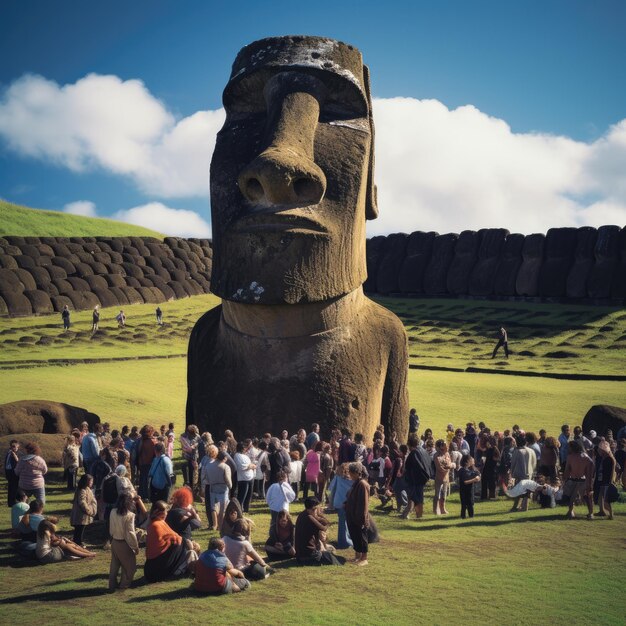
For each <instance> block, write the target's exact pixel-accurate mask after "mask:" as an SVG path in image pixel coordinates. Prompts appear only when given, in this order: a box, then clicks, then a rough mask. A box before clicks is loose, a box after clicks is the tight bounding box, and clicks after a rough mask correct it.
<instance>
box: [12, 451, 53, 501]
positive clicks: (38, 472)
mask: <svg viewBox="0 0 626 626" xmlns="http://www.w3.org/2000/svg"><path fill="white" fill-rule="evenodd" d="M24 448H25V450H26V454H25V455H24V456H23V457H22V458H21V459H20V460H19V461H18V462H17V465H16V466H15V470H14V471H15V475H16V476H17V477H18V478H19V480H18V487H19V488H20V489H21V490H22V491H23V492H24V493H26V494H28V495H29V496H33V498H35V499H36V500H41V502H42V503H43V504H45V503H46V483H45V481H44V475H45V474H47V472H48V466H47V465H46V462H45V461H44V460H43V458H42V457H41V451H40V449H39V446H38V445H37V444H36V443H30V442H29V443H27V444H26V445H25V446H24Z"/></svg>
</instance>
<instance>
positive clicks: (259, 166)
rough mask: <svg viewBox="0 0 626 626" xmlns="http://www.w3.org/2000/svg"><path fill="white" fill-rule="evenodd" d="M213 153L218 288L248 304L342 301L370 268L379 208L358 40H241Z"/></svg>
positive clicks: (369, 110)
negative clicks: (369, 247) (369, 244)
mask: <svg viewBox="0 0 626 626" xmlns="http://www.w3.org/2000/svg"><path fill="white" fill-rule="evenodd" d="M223 101H224V108H225V109H226V121H225V123H224V126H223V128H222V129H221V130H220V132H219V133H218V135H217V140H216V145H215V151H214V153H213V159H212V161H211V211H212V223H213V224H212V225H213V273H212V279H211V290H212V291H213V292H214V293H215V294H217V295H219V296H221V297H222V298H224V299H226V300H231V301H235V302H242V303H261V304H285V303H287V304H294V303H300V302H302V303H305V302H317V301H321V300H328V299H330V298H335V297H337V296H341V295H343V294H346V293H349V292H350V291H352V290H354V289H356V288H357V287H359V286H360V285H361V284H362V283H363V281H364V280H365V277H366V267H365V220H366V219H374V218H375V217H376V216H377V208H376V190H375V187H374V183H373V168H374V152H373V144H374V126H373V122H372V107H371V96H370V87H369V72H368V69H367V67H366V66H364V65H363V61H362V59H361V53H360V52H359V51H358V50H356V49H355V48H353V47H352V46H349V45H346V44H344V43H341V42H338V41H333V40H330V39H324V38H321V37H272V38H269V39H262V40H260V41H256V42H254V43H252V44H250V45H248V46H246V47H245V48H243V49H242V50H241V51H240V52H239V54H238V55H237V58H236V59H235V63H234V64H233V69H232V73H231V77H230V80H229V81H228V84H227V85H226V89H225V90H224V96H223Z"/></svg>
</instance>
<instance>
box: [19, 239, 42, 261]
mask: <svg viewBox="0 0 626 626" xmlns="http://www.w3.org/2000/svg"><path fill="white" fill-rule="evenodd" d="M18 247H19V249H20V250H21V251H22V254H24V255H25V256H29V257H30V258H31V259H36V258H37V257H40V256H41V252H39V249H38V248H37V246H34V245H33V244H30V243H25V244H23V245H21V246H18Z"/></svg>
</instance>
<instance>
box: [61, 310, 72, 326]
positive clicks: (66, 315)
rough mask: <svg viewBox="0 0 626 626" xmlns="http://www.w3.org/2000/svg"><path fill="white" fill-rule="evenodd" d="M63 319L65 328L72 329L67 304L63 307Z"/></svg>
mask: <svg viewBox="0 0 626 626" xmlns="http://www.w3.org/2000/svg"><path fill="white" fill-rule="evenodd" d="M61 319H62V320H63V330H69V329H70V309H69V307H68V306H67V304H66V305H65V306H64V307H63V310H62V311H61Z"/></svg>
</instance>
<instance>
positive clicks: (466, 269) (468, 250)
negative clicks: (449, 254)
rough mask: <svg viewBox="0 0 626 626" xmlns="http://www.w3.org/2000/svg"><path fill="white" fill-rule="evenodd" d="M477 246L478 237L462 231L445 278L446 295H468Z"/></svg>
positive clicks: (478, 242)
mask: <svg viewBox="0 0 626 626" xmlns="http://www.w3.org/2000/svg"><path fill="white" fill-rule="evenodd" d="M479 244H480V236H479V234H478V233H477V232H475V231H473V230H464V231H463V232H462V233H461V234H460V235H459V238H458V240H457V242H456V246H455V247H454V257H453V258H452V263H450V268H449V269H448V276H447V277H446V286H447V289H448V293H450V294H453V295H456V296H461V295H466V294H467V293H468V290H469V279H470V276H471V273H472V269H474V265H475V263H476V258H477V255H478V246H479Z"/></svg>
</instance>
